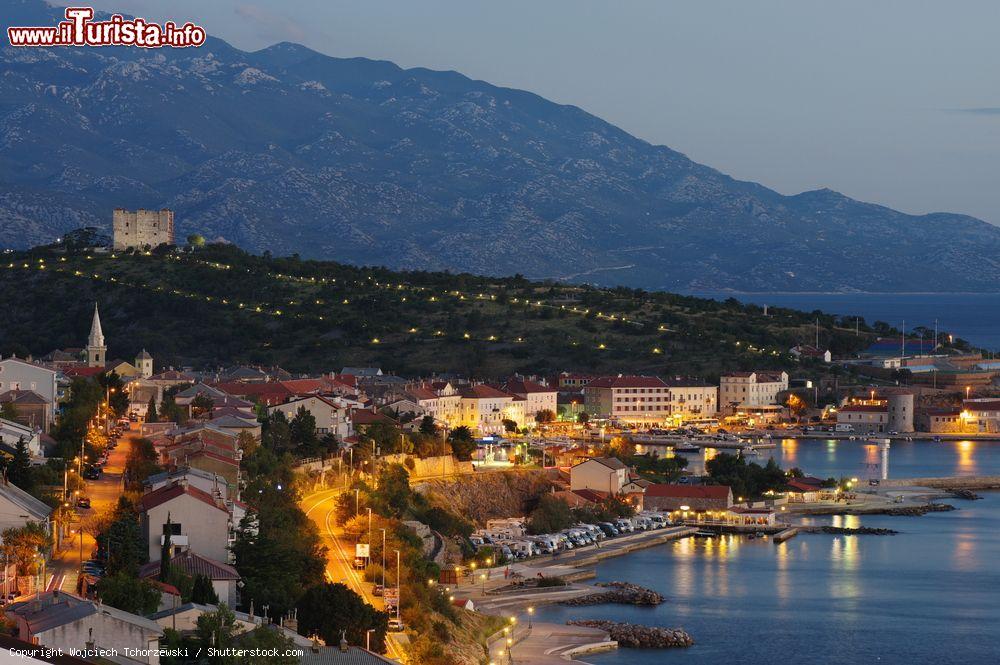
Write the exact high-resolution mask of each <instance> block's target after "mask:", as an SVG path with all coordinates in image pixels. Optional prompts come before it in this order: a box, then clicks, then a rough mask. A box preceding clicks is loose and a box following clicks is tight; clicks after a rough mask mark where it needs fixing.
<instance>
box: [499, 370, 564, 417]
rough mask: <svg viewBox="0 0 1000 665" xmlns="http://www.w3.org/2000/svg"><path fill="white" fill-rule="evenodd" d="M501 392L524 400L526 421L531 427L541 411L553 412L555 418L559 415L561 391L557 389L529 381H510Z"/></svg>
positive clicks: (503, 386) (502, 387)
mask: <svg viewBox="0 0 1000 665" xmlns="http://www.w3.org/2000/svg"><path fill="white" fill-rule="evenodd" d="M500 388H501V390H503V391H504V392H508V393H510V394H511V395H516V396H518V397H521V398H523V399H524V405H523V408H524V419H525V422H526V424H527V425H531V424H532V423H533V422H534V420H535V416H536V415H538V413H539V412H540V411H551V412H552V416H553V418H554V417H555V416H556V415H558V413H559V412H558V408H559V407H558V404H557V400H558V397H559V391H558V390H557V389H556V388H550V387H549V386H543V385H542V384H540V383H535V382H534V381H528V380H527V379H510V380H509V381H507V382H506V383H504V384H503V385H502V386H500Z"/></svg>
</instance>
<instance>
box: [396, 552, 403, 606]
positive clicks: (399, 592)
mask: <svg viewBox="0 0 1000 665" xmlns="http://www.w3.org/2000/svg"><path fill="white" fill-rule="evenodd" d="M402 600H403V589H402V588H401V587H400V586H399V550H396V621H399V606H400V605H402V604H403V603H402Z"/></svg>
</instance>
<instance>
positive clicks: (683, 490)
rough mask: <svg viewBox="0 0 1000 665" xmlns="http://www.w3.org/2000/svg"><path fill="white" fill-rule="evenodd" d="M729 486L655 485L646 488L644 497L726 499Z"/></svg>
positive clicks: (728, 493)
mask: <svg viewBox="0 0 1000 665" xmlns="http://www.w3.org/2000/svg"><path fill="white" fill-rule="evenodd" d="M729 495H730V489H729V485H667V484H664V483H656V484H654V485H650V486H649V487H647V488H646V496H662V497H669V498H676V499H728V498H729Z"/></svg>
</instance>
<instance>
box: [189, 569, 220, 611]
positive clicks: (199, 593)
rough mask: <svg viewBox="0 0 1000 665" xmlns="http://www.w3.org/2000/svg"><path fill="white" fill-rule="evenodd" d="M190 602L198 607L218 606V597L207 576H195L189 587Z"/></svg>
mask: <svg viewBox="0 0 1000 665" xmlns="http://www.w3.org/2000/svg"><path fill="white" fill-rule="evenodd" d="M191 602H192V603H198V604H199V605H218V604H219V596H218V594H216V593H215V589H214V588H213V587H212V580H211V579H209V578H208V576H207V575H200V574H199V575H195V576H194V582H193V584H192V586H191Z"/></svg>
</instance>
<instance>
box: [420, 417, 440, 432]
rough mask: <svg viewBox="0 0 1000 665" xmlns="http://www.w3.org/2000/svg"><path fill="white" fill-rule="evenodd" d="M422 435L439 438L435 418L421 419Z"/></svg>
mask: <svg viewBox="0 0 1000 665" xmlns="http://www.w3.org/2000/svg"><path fill="white" fill-rule="evenodd" d="M420 433H421V434H423V435H424V436H437V433H438V428H437V424H436V423H435V422H434V416H424V417H423V418H421V419H420Z"/></svg>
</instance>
